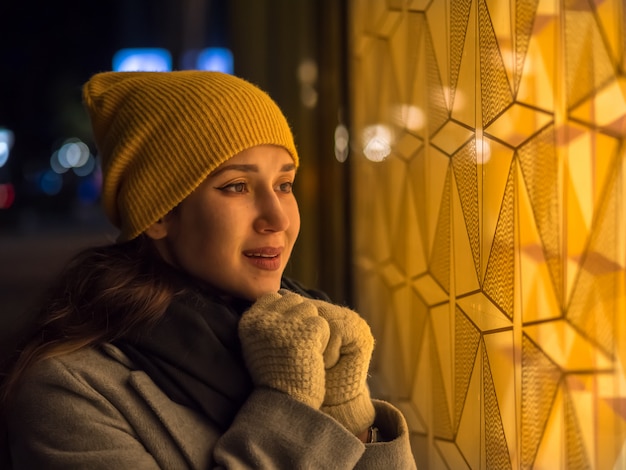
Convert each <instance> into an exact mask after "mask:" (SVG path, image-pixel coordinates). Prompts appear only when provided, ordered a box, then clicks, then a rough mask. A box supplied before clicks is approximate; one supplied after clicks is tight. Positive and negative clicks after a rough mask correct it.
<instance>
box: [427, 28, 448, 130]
mask: <svg viewBox="0 0 626 470" xmlns="http://www.w3.org/2000/svg"><path fill="white" fill-rule="evenodd" d="M427 24H428V23H427ZM428 26H429V27H428V28H427V29H426V32H425V34H426V36H425V46H426V50H425V51H424V52H425V53H426V88H427V90H428V95H427V97H428V98H427V99H428V109H427V111H426V112H427V115H428V127H429V132H430V135H433V134H434V133H435V132H437V131H438V130H439V129H440V128H441V126H443V125H444V124H445V122H446V121H447V120H448V117H449V116H450V113H449V111H448V106H447V103H446V97H445V94H444V90H443V82H442V80H441V75H440V73H441V72H440V68H439V64H438V63H437V55H436V54H435V50H434V47H433V42H432V37H431V35H430V31H431V28H430V25H428Z"/></svg>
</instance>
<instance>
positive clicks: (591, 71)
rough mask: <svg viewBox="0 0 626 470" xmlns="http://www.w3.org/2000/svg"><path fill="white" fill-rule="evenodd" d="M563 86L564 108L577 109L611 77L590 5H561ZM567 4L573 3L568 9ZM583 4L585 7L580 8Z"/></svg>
mask: <svg viewBox="0 0 626 470" xmlns="http://www.w3.org/2000/svg"><path fill="white" fill-rule="evenodd" d="M565 3H566V7H565V9H564V16H565V22H564V24H565V46H566V51H565V54H566V57H565V64H566V67H567V68H566V72H565V73H566V80H565V82H566V84H567V99H568V108H570V109H571V108H573V107H575V106H577V105H578V104H579V103H580V102H581V101H582V100H583V99H585V98H587V97H589V96H590V95H591V94H592V93H594V91H595V90H596V89H597V88H600V86H602V85H603V84H605V83H606V82H607V81H608V80H610V79H611V78H612V77H614V76H615V67H614V65H613V63H612V61H611V57H610V54H609V53H608V51H607V50H606V47H605V42H604V40H603V38H602V34H601V32H600V30H599V25H598V24H597V23H596V17H595V14H594V12H593V9H592V7H591V2H589V3H587V4H586V5H585V3H586V2H580V1H576V2H565ZM567 3H574V4H573V5H572V6H571V9H570V8H568V7H567ZM582 5H585V6H586V8H581V6H582Z"/></svg>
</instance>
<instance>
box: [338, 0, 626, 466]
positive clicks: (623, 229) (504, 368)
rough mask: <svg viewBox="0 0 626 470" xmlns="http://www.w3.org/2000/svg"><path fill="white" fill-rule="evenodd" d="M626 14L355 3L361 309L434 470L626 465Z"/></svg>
mask: <svg viewBox="0 0 626 470" xmlns="http://www.w3.org/2000/svg"><path fill="white" fill-rule="evenodd" d="M625 5H626V4H625V3H624V2H623V0H602V1H591V0H563V1H554V0H429V1H426V0H405V1H400V0H397V1H389V0H367V1H361V0H350V4H349V12H350V15H349V24H348V27H349V37H350V41H349V55H348V57H349V60H350V68H351V74H350V76H351V77H353V78H352V80H351V83H350V92H351V101H350V102H351V109H350V115H351V121H352V130H351V132H352V135H353V138H352V141H353V143H354V144H353V146H352V154H351V156H350V162H351V171H352V175H351V178H352V183H351V190H352V194H351V201H352V220H353V224H354V225H353V230H352V237H353V244H352V246H353V250H354V252H353V255H354V257H353V259H354V265H353V273H354V279H355V304H356V307H357V309H358V310H359V311H360V312H362V314H363V315H364V316H365V317H366V318H367V319H368V321H369V322H370V324H371V325H372V329H373V332H374V335H375V336H376V338H377V345H376V349H375V352H374V360H373V362H372V382H373V383H372V385H373V386H372V390H374V391H378V394H379V396H381V397H382V398H386V399H388V400H390V401H392V402H394V403H396V404H397V405H398V406H399V407H400V408H401V409H402V410H403V411H404V412H405V415H407V420H408V423H409V427H410V430H411V442H412V445H413V448H414V453H415V456H416V460H417V464H418V467H419V468H421V469H452V468H454V469H456V468H472V469H485V468H486V469H492V468H497V469H506V468H511V469H513V468H521V469H539V468H567V469H606V468H626V374H625V370H626V197H625V195H626V187H625V184H626V165H625V159H626V157H625V155H626V145H625V144H626V142H625V140H626V73H625V72H624V70H625V69H626V6H625ZM416 116H420V117H423V119H422V118H420V119H415V117H416ZM373 126H380V127H381V128H385V129H388V130H389V131H390V132H389V133H388V135H389V136H390V137H389V139H390V141H389V142H388V144H389V148H390V153H389V155H388V156H387V157H386V158H385V159H383V160H382V161H377V162H374V161H370V160H368V159H367V158H366V156H365V152H363V149H364V148H366V145H367V142H364V141H363V138H364V137H362V136H365V135H366V133H365V132H364V131H365V130H366V129H371V128H372V127H373Z"/></svg>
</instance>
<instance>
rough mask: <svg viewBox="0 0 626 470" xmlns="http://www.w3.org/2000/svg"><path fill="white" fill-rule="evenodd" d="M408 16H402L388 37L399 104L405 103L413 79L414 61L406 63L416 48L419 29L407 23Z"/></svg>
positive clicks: (412, 22)
mask: <svg viewBox="0 0 626 470" xmlns="http://www.w3.org/2000/svg"><path fill="white" fill-rule="evenodd" d="M410 19H411V17H410V16H409V15H402V19H401V21H399V23H398V25H397V27H396V28H395V30H394V31H393V33H392V34H391V35H390V36H389V39H388V41H389V46H390V47H389V55H390V57H391V63H392V66H393V67H394V68H395V69H396V72H395V76H396V77H397V78H396V79H397V80H398V89H399V90H400V97H401V98H400V99H401V101H400V103H406V102H407V100H408V97H409V95H410V93H409V90H410V88H411V85H410V84H411V83H412V81H413V80H414V79H415V77H414V73H415V67H416V61H407V60H406V58H407V57H408V56H409V51H411V53H412V51H414V50H415V48H416V47H418V43H419V36H420V29H419V28H416V27H415V25H414V21H409V20H410Z"/></svg>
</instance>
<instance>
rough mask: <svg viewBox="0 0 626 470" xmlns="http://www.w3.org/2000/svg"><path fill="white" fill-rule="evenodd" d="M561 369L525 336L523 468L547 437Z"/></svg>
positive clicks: (523, 366)
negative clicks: (548, 423)
mask: <svg viewBox="0 0 626 470" xmlns="http://www.w3.org/2000/svg"><path fill="white" fill-rule="evenodd" d="M560 377H561V373H560V370H559V368H558V367H557V366H556V365H555V364H554V363H553V362H552V361H550V359H549V358H548V357H547V356H546V355H545V354H544V353H543V351H542V350H541V349H539V347H538V346H537V345H536V344H534V343H533V342H532V341H531V340H530V339H529V338H528V337H527V336H526V335H523V336H522V421H521V430H520V431H521V437H522V461H521V463H522V468H533V462H534V461H535V457H536V455H537V450H538V449H539V444H540V443H541V439H542V437H543V434H544V430H545V427H546V424H547V422H548V418H549V416H550V410H551V409H552V405H553V402H554V397H555V396H556V393H557V391H558V386H559V380H560Z"/></svg>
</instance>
